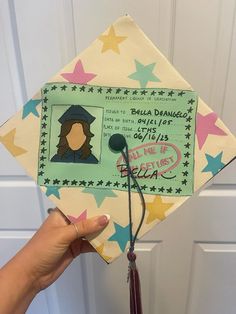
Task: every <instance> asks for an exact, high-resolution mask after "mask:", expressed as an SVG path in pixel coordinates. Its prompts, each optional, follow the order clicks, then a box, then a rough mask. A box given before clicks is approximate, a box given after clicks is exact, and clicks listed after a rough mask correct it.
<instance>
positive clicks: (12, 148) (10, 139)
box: [0, 129, 27, 157]
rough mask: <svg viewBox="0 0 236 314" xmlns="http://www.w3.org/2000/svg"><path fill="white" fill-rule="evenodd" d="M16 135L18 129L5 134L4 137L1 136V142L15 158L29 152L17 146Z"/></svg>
mask: <svg viewBox="0 0 236 314" xmlns="http://www.w3.org/2000/svg"><path fill="white" fill-rule="evenodd" d="M15 134H16V129H12V130H11V131H10V132H8V133H7V134H5V135H4V136H0V142H1V143H2V144H3V145H5V146H6V148H7V149H8V150H9V152H10V153H11V154H12V155H13V156H15V157H16V156H20V155H22V154H25V153H26V152H27V150H25V149H24V148H22V147H20V146H17V145H15V143H14V141H15Z"/></svg>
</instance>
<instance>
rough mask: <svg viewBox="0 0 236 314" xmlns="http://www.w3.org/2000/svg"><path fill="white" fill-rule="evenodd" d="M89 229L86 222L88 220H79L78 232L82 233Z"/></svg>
mask: <svg viewBox="0 0 236 314" xmlns="http://www.w3.org/2000/svg"><path fill="white" fill-rule="evenodd" d="M88 229H89V224H88V220H86V219H85V220H81V221H80V225H79V230H80V233H82V234H84V233H86V232H87V231H88Z"/></svg>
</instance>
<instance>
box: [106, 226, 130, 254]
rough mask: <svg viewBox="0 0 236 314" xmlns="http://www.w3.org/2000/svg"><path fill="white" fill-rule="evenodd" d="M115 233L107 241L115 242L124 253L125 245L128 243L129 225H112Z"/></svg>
mask: <svg viewBox="0 0 236 314" xmlns="http://www.w3.org/2000/svg"><path fill="white" fill-rule="evenodd" d="M114 226H115V230H116V231H115V233H114V234H113V235H112V236H111V237H110V238H109V239H108V241H116V242H117V243H118V245H119V247H120V249H121V251H122V252H124V250H125V248H126V245H127V243H128V241H129V226H130V225H129V224H128V225H127V226H126V227H122V226H121V225H119V224H117V223H114Z"/></svg>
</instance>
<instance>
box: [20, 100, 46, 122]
mask: <svg viewBox="0 0 236 314" xmlns="http://www.w3.org/2000/svg"><path fill="white" fill-rule="evenodd" d="M41 101H42V99H30V100H29V101H28V102H27V103H26V104H25V105H24V107H23V113H22V119H25V118H26V117H27V116H28V115H29V114H30V113H32V114H33V115H34V116H35V117H39V113H38V111H37V109H36V107H37V106H38V104H39V103H40V102H41Z"/></svg>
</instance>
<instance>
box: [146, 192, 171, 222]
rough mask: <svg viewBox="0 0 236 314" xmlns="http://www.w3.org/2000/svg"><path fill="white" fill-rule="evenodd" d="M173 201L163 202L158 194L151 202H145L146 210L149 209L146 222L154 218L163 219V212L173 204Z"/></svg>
mask: <svg viewBox="0 0 236 314" xmlns="http://www.w3.org/2000/svg"><path fill="white" fill-rule="evenodd" d="M173 204H174V203H163V202H162V198H161V196H160V195H157V196H156V197H155V198H154V201H153V202H152V203H146V206H147V210H148V211H149V216H148V218H147V221H146V223H147V224H149V223H150V222H152V221H154V220H155V219H159V220H164V219H165V218H166V216H165V212H166V211H167V210H168V209H169V208H170V207H171V206H172V205H173Z"/></svg>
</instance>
